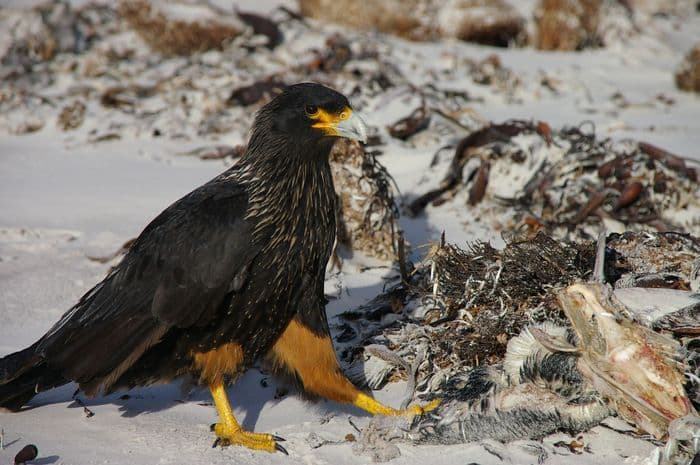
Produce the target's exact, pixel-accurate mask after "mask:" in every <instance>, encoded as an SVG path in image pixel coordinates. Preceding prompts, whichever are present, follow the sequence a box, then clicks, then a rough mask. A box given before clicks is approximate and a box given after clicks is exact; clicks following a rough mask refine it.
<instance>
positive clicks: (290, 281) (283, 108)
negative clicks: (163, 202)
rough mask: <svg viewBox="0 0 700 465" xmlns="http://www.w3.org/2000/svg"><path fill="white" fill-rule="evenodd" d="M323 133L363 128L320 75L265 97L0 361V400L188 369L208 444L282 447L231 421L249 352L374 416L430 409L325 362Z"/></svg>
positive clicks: (330, 357)
mask: <svg viewBox="0 0 700 465" xmlns="http://www.w3.org/2000/svg"><path fill="white" fill-rule="evenodd" d="M336 137H348V138H351V139H360V140H362V139H364V138H365V126H364V124H363V122H362V120H361V119H360V118H359V117H358V116H357V115H356V114H355V113H353V111H352V108H351V107H350V105H349V103H348V101H347V99H346V98H345V97H344V96H343V95H341V94H339V93H338V92H335V91H333V90H331V89H328V88H327V87H324V86H321V85H318V84H309V83H304V84H297V85H293V86H290V87H289V88H287V89H286V90H285V91H284V92H283V93H282V94H280V95H279V96H277V97H276V98H274V99H273V100H272V101H271V102H270V103H268V104H267V105H265V106H264V107H263V108H262V109H261V110H260V112H259V113H258V115H257V117H256V119H255V123H254V125H253V129H252V132H251V136H250V141H249V143H248V148H247V151H246V153H245V155H244V156H243V157H242V158H241V160H240V161H239V162H238V163H237V164H236V165H235V166H233V167H231V168H230V169H228V170H227V171H225V172H224V173H222V174H221V175H219V176H217V177H216V178H214V179H212V180H211V181H209V182H207V183H206V184H204V185H203V186H201V187H199V188H197V189H195V190H194V191H192V192H190V193H189V194H187V195H186V196H184V197H183V198H181V199H180V200H178V201H176V202H175V203H173V204H172V205H170V206H169V207H168V208H167V209H165V210H164V211H163V212H162V213H161V214H160V215H158V216H157V217H156V218H155V219H154V220H153V221H152V222H151V223H150V224H149V225H148V226H146V228H145V229H144V230H143V232H142V233H141V234H140V235H139V237H138V238H137V239H136V241H135V242H134V243H133V245H132V246H131V248H130V250H129V251H128V253H127V254H126V256H125V257H124V259H123V260H122V261H121V263H119V265H118V266H117V267H116V268H115V269H114V270H113V271H112V272H111V273H109V275H108V276H107V277H106V278H105V279H104V280H103V281H102V282H100V283H99V284H97V285H96V286H95V287H93V288H92V289H91V290H90V291H88V292H87V293H86V294H85V295H84V296H83V297H82V298H81V299H80V301H79V302H78V303H77V304H76V305H75V306H73V308H71V309H70V310H68V312H66V313H65V314H64V315H63V317H62V318H61V319H60V320H59V321H58V322H57V323H56V324H55V325H54V326H53V327H52V328H51V329H50V330H49V331H48V332H47V333H46V334H45V335H44V336H43V337H41V339H39V340H38V341H37V342H36V343H34V344H33V345H32V346H30V347H28V348H27V349H24V350H22V351H20V352H16V353H14V354H10V355H8V356H6V357H5V358H3V359H0V408H5V409H9V410H19V409H20V408H21V407H22V406H23V405H24V404H25V403H27V402H28V401H29V400H30V399H31V398H32V397H33V396H34V395H35V394H36V393H37V392H40V391H44V390H47V389H50V388H53V387H56V386H60V385H62V384H65V383H68V382H70V381H75V382H77V383H78V384H79V385H80V388H81V389H82V390H83V391H85V392H86V393H87V394H88V395H95V394H97V393H100V392H101V393H109V392H113V391H115V390H117V389H128V388H132V387H134V386H143V385H148V384H152V383H158V382H166V381H170V380H173V379H176V378H178V377H181V376H185V375H194V377H195V379H197V380H198V381H199V383H200V384H203V385H206V386H208V387H209V389H210V390H211V393H212V396H213V398H214V403H215V405H216V408H217V411H218V414H219V419H220V422H219V423H217V424H216V425H214V432H215V434H216V436H217V438H218V441H219V442H220V443H221V444H238V445H242V446H246V447H249V448H252V449H260V450H268V451H275V450H279V451H282V452H285V453H286V451H285V450H284V448H283V447H282V446H281V445H279V444H278V441H279V440H280V439H281V438H278V437H276V436H273V435H269V434H258V433H252V432H247V431H244V430H243V429H242V428H241V427H240V426H239V424H238V422H237V421H236V419H235V418H234V415H233V412H232V411H231V407H230V406H229V403H228V399H227V396H226V392H225V389H224V383H225V381H226V379H235V377H236V376H237V375H239V374H241V373H243V372H244V371H245V370H246V369H247V368H249V367H250V366H251V365H252V364H253V363H254V362H255V361H256V360H258V359H261V358H266V359H268V360H270V361H271V362H272V365H273V366H274V367H275V369H276V370H278V371H279V372H281V373H284V374H287V375H291V376H292V377H293V378H294V379H296V380H297V381H298V382H299V385H300V386H301V387H302V388H303V390H304V391H305V392H306V393H308V394H310V395H312V396H322V397H326V398H328V399H332V400H335V401H338V402H346V403H351V404H354V405H356V406H358V407H360V408H362V409H364V410H366V411H368V412H370V413H373V414H383V415H399V414H406V415H416V414H420V413H422V412H424V411H426V410H427V409H430V408H434V406H435V404H431V405H429V406H427V407H425V408H424V407H420V406H414V407H412V408H410V409H408V410H404V411H399V410H395V409H392V408H389V407H385V406H383V405H381V404H380V403H378V402H377V401H375V400H374V399H372V398H371V397H369V396H367V395H366V394H363V393H362V392H360V391H359V390H358V389H357V388H356V387H355V386H353V385H352V384H351V383H350V382H349V381H348V380H347V378H346V377H345V376H344V374H343V373H342V372H341V370H340V367H339V365H338V362H337V359H336V355H335V351H334V350H333V345H332V342H331V338H330V336H329V331H328V323H327V321H326V314H325V303H326V300H325V298H324V293H323V283H324V273H325V268H326V264H327V262H328V258H329V256H330V254H331V249H332V247H333V241H334V238H335V210H334V209H335V205H334V202H335V193H334V190H333V181H332V179H331V171H330V167H329V164H328V155H329V152H330V149H331V146H332V145H333V142H334V140H335V138H336Z"/></svg>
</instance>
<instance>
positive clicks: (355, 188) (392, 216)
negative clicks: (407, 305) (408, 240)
mask: <svg viewBox="0 0 700 465" xmlns="http://www.w3.org/2000/svg"><path fill="white" fill-rule="evenodd" d="M330 161H331V169H332V172H333V182H334V184H335V188H336V194H337V196H338V200H339V211H338V213H339V215H338V217H337V219H338V221H337V227H338V231H337V234H338V242H339V243H340V244H343V245H345V246H347V247H349V248H350V249H352V250H356V251H362V252H364V253H366V254H367V255H370V256H374V257H377V258H380V259H383V260H394V259H395V258H396V256H397V252H398V242H397V241H398V237H399V234H400V230H399V228H398V216H399V211H398V206H397V203H396V200H395V198H394V193H395V192H396V191H397V189H396V186H395V184H394V182H393V179H392V178H391V175H389V173H388V172H387V171H386V168H384V166H383V165H382V164H381V163H379V161H378V160H377V158H376V156H374V154H372V153H371V152H365V150H364V148H363V147H362V146H361V145H360V144H359V143H357V142H354V141H350V140H345V139H341V140H339V141H337V142H336V144H335V145H334V146H333V149H332V150H331V154H330Z"/></svg>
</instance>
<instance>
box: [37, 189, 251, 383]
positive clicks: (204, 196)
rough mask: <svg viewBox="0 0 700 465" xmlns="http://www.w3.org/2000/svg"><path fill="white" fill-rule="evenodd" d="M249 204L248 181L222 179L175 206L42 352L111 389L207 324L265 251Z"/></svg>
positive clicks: (57, 328)
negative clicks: (163, 343)
mask: <svg viewBox="0 0 700 465" xmlns="http://www.w3.org/2000/svg"><path fill="white" fill-rule="evenodd" d="M247 202H248V201H247V195H246V193H245V190H244V189H243V187H241V186H239V185H236V184H233V183H231V182H225V181H223V180H221V179H220V178H217V179H214V180H213V181H210V182H209V183H207V184H205V185H204V186H202V187H200V188H198V189H196V190H195V191H193V192H191V193H190V194H188V195H187V196H185V197H183V198H182V199H180V200H178V201H177V202H175V203H174V204H172V205H171V206H170V207H168V208H167V209H166V210H164V211H163V212H162V213H161V214H160V215H158V217H156V218H155V219H154V220H153V221H152V222H151V223H150V224H149V225H148V226H147V227H146V228H145V229H144V231H143V232H142V233H141V234H140V235H139V237H138V238H137V239H136V241H135V242H134V244H133V245H132V247H131V248H130V250H129V252H128V253H127V255H126V256H125V257H124V259H123V260H122V262H121V263H120V264H119V265H118V266H117V267H116V269H115V270H113V271H112V272H111V273H110V274H109V276H107V278H105V279H104V280H103V281H102V282H100V283H99V284H97V285H96V286H95V287H94V288H93V289H91V290H90V291H88V292H87V293H86V294H85V295H84V296H83V297H82V298H81V300H80V301H79V302H78V303H77V304H76V305H75V306H74V307H73V308H71V309H70V310H69V311H68V312H66V314H65V315H64V316H63V317H62V318H61V320H60V321H59V322H58V323H56V325H54V327H53V328H52V329H51V330H49V332H48V333H47V334H46V335H45V336H44V337H43V338H42V340H41V341H40V343H39V345H38V351H39V352H40V353H41V355H42V356H43V357H44V358H45V359H46V360H47V361H48V362H49V363H50V364H51V365H53V366H54V367H56V368H58V369H60V370H61V371H62V373H63V374H64V375H65V376H66V377H68V378H70V379H74V380H76V381H79V382H81V385H82V383H85V384H86V385H87V384H90V383H95V382H97V381H96V380H100V379H107V381H100V382H99V385H100V387H102V388H106V387H107V386H108V385H109V384H110V383H109V381H113V380H114V379H116V377H117V376H118V375H120V374H121V373H122V372H124V371H125V370H126V369H128V368H129V366H131V365H132V364H133V363H134V362H135V361H136V360H137V359H138V358H139V357H140V356H141V355H142V354H143V353H144V352H145V351H146V350H147V349H148V348H149V347H150V346H152V345H153V344H155V343H157V342H158V341H159V340H160V338H161V337H162V336H163V335H164V334H165V333H166V332H167V331H169V330H170V329H172V328H174V327H177V328H185V327H189V326H193V325H197V326H201V325H206V324H207V323H208V322H209V321H210V320H211V319H212V318H213V317H214V316H215V315H216V313H217V311H221V310H222V305H223V304H224V303H225V299H226V297H227V294H229V293H230V292H231V291H236V290H237V289H239V288H240V287H242V286H243V284H244V283H245V280H246V272H247V270H248V267H249V265H250V262H251V261H252V260H253V258H254V257H255V256H256V254H257V251H256V249H255V247H254V246H253V244H252V236H251V227H250V225H249V223H248V222H247V221H246V219H245V212H246V210H247V206H248V205H247Z"/></svg>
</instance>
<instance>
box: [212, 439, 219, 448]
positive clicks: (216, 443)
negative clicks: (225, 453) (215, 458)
mask: <svg viewBox="0 0 700 465" xmlns="http://www.w3.org/2000/svg"><path fill="white" fill-rule="evenodd" d="M220 442H221V438H216V439H214V444H212V445H211V448H212V449H216V446H218V445H219V443H220Z"/></svg>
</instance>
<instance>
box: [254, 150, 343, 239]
mask: <svg viewBox="0 0 700 465" xmlns="http://www.w3.org/2000/svg"><path fill="white" fill-rule="evenodd" d="M331 147H332V140H331V141H330V142H328V143H324V144H291V145H290V144H289V142H288V141H287V143H285V144H282V143H281V141H280V143H279V144H274V143H273V144H270V146H268V147H265V148H264V149H263V150H260V149H256V150H255V151H254V152H249V153H247V154H246V157H247V158H248V160H246V162H247V163H248V166H247V167H246V168H247V171H248V173H249V182H248V186H249V193H250V198H249V202H250V203H249V205H250V206H249V210H248V218H250V219H253V220H254V223H255V224H256V226H255V232H256V236H257V237H261V238H264V240H265V241H267V242H268V243H269V244H270V245H272V246H276V245H279V244H287V245H289V244H293V245H301V244H298V243H300V242H307V240H308V239H309V238H310V237H315V236H318V235H321V236H324V235H325V236H330V239H328V238H327V237H326V238H324V239H322V240H323V241H324V242H327V241H328V240H330V241H331V243H332V241H333V239H334V237H335V190H334V188H333V178H332V176H331V169H330V165H329V161H328V156H329V153H330V149H331ZM256 152H257V153H256ZM259 154H264V155H259ZM305 245H307V246H311V245H312V244H305ZM316 245H318V246H321V245H322V244H316ZM324 245H325V244H324ZM283 246H284V245H283Z"/></svg>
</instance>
